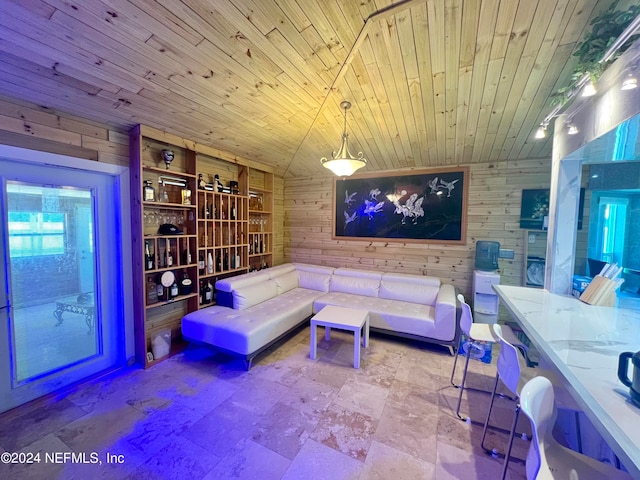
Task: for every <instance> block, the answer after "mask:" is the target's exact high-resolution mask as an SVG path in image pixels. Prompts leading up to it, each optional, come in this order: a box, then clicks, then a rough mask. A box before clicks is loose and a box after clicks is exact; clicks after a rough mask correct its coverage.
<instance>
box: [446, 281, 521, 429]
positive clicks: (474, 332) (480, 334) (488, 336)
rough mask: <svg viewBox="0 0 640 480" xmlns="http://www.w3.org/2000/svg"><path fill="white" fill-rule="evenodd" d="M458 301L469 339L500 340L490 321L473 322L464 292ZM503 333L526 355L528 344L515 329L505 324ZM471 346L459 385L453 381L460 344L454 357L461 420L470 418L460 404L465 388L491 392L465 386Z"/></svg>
mask: <svg viewBox="0 0 640 480" xmlns="http://www.w3.org/2000/svg"><path fill="white" fill-rule="evenodd" d="M458 301H459V302H460V306H461V308H462V314H461V315H460V329H461V330H462V332H463V333H464V334H465V335H466V336H467V337H469V340H470V341H471V342H488V343H491V344H493V343H497V342H498V341H499V339H498V337H496V335H495V333H494V331H493V329H492V328H491V324H488V323H474V322H473V315H472V314H471V307H470V306H469V304H468V303H467V302H465V300H464V296H463V295H462V294H458ZM502 334H503V335H506V336H507V338H509V339H510V340H511V342H512V345H517V346H518V348H521V349H522V350H523V354H524V355H526V351H527V346H526V345H525V344H524V343H522V342H521V341H520V340H519V339H518V337H516V335H515V333H513V330H512V329H511V327H509V326H507V325H504V326H503V327H502ZM470 350H471V349H470V348H467V352H466V357H467V358H466V360H465V363H464V371H463V373H462V381H461V382H460V384H459V385H456V384H455V383H454V382H453V378H454V376H455V373H456V364H457V363H458V356H459V355H460V348H459V346H458V348H456V355H455V357H454V359H453V369H452V370H451V379H450V382H451V385H453V386H454V387H456V388H459V389H460V395H459V396H458V406H457V407H456V415H457V416H458V418H459V419H461V420H469V419H468V418H465V417H463V416H462V415H460V404H461V403H462V393H463V392H464V390H465V389H467V390H476V391H480V392H484V393H491V392H489V391H487V390H478V389H476V388H470V387H465V382H466V379H467V370H468V368H469V359H470V358H471V356H470Z"/></svg>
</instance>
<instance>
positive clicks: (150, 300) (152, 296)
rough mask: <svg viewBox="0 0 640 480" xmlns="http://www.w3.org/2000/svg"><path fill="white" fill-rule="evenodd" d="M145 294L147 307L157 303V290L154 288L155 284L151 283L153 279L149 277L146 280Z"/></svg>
mask: <svg viewBox="0 0 640 480" xmlns="http://www.w3.org/2000/svg"><path fill="white" fill-rule="evenodd" d="M146 293H147V305H153V304H154V303H158V289H157V288H156V284H155V283H154V282H153V278H151V277H149V278H147V285H146Z"/></svg>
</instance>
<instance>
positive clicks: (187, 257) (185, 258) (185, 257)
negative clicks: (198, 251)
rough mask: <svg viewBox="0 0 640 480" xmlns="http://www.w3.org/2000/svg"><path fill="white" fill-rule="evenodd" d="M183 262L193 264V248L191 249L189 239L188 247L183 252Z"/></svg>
mask: <svg viewBox="0 0 640 480" xmlns="http://www.w3.org/2000/svg"><path fill="white" fill-rule="evenodd" d="M182 264H183V265H191V250H190V249H189V240H187V248H185V249H184V251H183V252H182Z"/></svg>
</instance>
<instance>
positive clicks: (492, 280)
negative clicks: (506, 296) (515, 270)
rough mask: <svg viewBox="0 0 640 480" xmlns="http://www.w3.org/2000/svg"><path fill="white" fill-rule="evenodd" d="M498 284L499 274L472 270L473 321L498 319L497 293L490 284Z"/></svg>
mask: <svg viewBox="0 0 640 480" xmlns="http://www.w3.org/2000/svg"><path fill="white" fill-rule="evenodd" d="M499 284H500V274H498V273H496V272H486V271H483V270H474V271H473V321H474V322H477V323H496V322H497V321H498V294H497V293H496V292H495V291H494V290H493V287H492V285H499Z"/></svg>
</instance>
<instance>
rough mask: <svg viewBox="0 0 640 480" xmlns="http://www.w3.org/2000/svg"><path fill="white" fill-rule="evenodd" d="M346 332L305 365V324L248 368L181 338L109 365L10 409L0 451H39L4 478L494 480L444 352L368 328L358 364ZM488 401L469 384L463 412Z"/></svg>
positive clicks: (504, 419)
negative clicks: (138, 364)
mask: <svg viewBox="0 0 640 480" xmlns="http://www.w3.org/2000/svg"><path fill="white" fill-rule="evenodd" d="M320 333H321V332H319V334H320ZM319 337H320V335H319ZM352 338H353V337H352V336H351V335H350V334H348V333H346V332H344V333H343V332H339V331H332V338H331V340H330V341H328V342H327V341H325V340H324V338H322V340H321V341H320V343H319V348H318V359H317V360H315V361H312V360H310V359H309V329H308V328H305V329H303V330H301V331H299V332H298V333H297V334H296V335H295V336H294V337H292V338H290V339H289V340H288V341H286V342H284V343H282V344H280V345H279V346H278V347H277V348H274V349H273V350H272V351H271V352H269V353H267V354H264V355H262V356H261V357H259V359H258V361H257V362H256V364H255V365H254V367H253V368H252V369H251V371H249V372H247V371H246V370H245V369H244V365H243V362H242V361H239V360H237V359H234V358H231V357H229V356H225V355H222V354H220V353H216V352H215V351H213V350H209V349H206V348H202V347H191V348H189V349H188V350H186V351H185V352H184V353H182V354H180V355H177V356H174V357H172V358H170V359H168V360H167V361H164V362H162V363H160V364H158V365H156V366H154V367H153V368H151V369H149V370H141V369H128V370H124V371H120V372H117V373H113V374H111V375H109V376H106V377H103V378H101V379H98V380H94V381H92V382H90V383H88V384H85V385H82V386H79V387H77V388H75V389H72V390H71V391H68V392H65V393H64V394H61V395H59V396H58V398H56V399H51V400H47V401H46V402H41V403H40V404H37V405H27V406H24V407H21V408H18V409H15V410H13V411H11V412H7V413H5V414H4V415H0V451H6V452H23V453H29V454H36V453H37V452H40V455H41V457H40V463H37V464H31V465H3V464H0V478H3V479H5V478H7V479H8V478H11V479H20V480H23V479H45V478H46V479H87V478H110V479H123V478H124V479H136V480H138V479H182V478H188V479H189V480H201V479H206V480H209V479H261V480H270V479H303V478H304V479H307V478H312V479H314V480H321V479H331V480H339V479H349V480H351V479H385V480H386V479H397V480H401V479H411V480H414V479H438V480H445V479H474V478H477V479H491V480H493V479H496V478H498V476H499V472H500V471H501V466H502V462H501V460H499V459H497V458H492V457H491V456H489V455H487V454H485V453H484V451H483V450H482V449H481V448H480V446H479V445H480V436H481V434H482V425H475V424H473V423H465V422H463V421H461V420H459V419H458V418H456V417H455V414H454V413H453V409H454V408H455V404H456V401H457V395H458V390H457V389H455V388H454V387H452V386H451V385H450V384H449V375H450V372H451V367H452V364H453V357H451V356H450V355H449V353H448V351H447V350H446V349H441V348H439V347H428V346H424V345H420V344H415V343H410V342H406V341H400V340H396V339H393V338H390V337H386V336H380V335H372V337H371V342H370V347H369V348H368V349H367V350H366V351H364V352H363V355H362V364H361V368H360V369H359V370H355V369H354V368H353V367H352V355H353V343H352V342H353V340H352ZM459 366H460V365H459ZM494 368H495V367H494V366H493V365H486V364H483V363H480V362H478V361H472V362H471V369H472V372H473V373H472V375H471V376H470V381H471V383H472V384H474V385H475V386H478V387H483V388H487V389H488V388H490V387H491V386H492V381H493V378H494V375H495V369H494ZM460 371H461V370H460V369H459V372H460ZM487 399H488V395H484V394H481V393H477V392H469V393H468V394H465V399H464V402H463V408H462V411H463V412H466V413H470V414H471V416H472V418H474V419H477V420H479V421H482V420H484V415H485V412H486V408H487ZM497 406H498V410H497V413H496V421H497V422H501V423H502V424H503V425H504V426H507V425H509V424H510V422H511V418H512V417H511V416H510V412H511V410H510V408H512V404H511V402H509V401H507V400H506V399H499V400H497ZM525 423H526V422H525ZM524 427H526V425H524ZM524 427H523V428H524ZM503 438H504V436H503V435H502V434H500V433H497V432H496V433H494V432H491V434H490V436H489V439H488V444H489V446H492V447H493V446H495V447H497V448H499V449H501V450H502V449H503V446H502V445H503V443H504V441H503ZM527 447H528V444H527V442H526V441H523V440H521V439H516V445H515V454H516V455H519V456H520V457H522V458H523V457H524V455H525V454H526V448H527ZM53 455H57V456H55V457H54V456H53ZM83 455H84V457H83ZM94 455H95V456H94ZM108 455H110V456H108ZM83 458H84V459H85V461H86V462H87V463H76V462H74V460H81V459H83ZM94 460H95V461H98V462H101V463H97V464H93V463H90V462H92V461H94ZM109 460H110V463H109ZM508 478H510V479H524V478H525V473H524V465H523V464H521V463H517V462H512V463H511V466H510V470H509V476H508Z"/></svg>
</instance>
